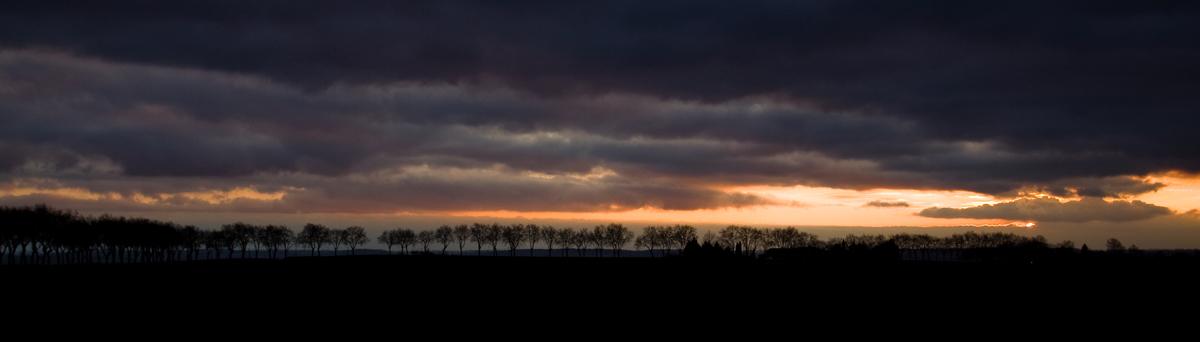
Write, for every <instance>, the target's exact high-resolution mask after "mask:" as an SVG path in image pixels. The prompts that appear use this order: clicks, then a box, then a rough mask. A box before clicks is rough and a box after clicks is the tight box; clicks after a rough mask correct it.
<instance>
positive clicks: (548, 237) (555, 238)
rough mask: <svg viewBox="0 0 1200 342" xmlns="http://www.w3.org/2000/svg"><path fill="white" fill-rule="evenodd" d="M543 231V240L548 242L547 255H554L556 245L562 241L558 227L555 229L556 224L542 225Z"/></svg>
mask: <svg viewBox="0 0 1200 342" xmlns="http://www.w3.org/2000/svg"><path fill="white" fill-rule="evenodd" d="M541 233H542V241H545V242H546V256H548V257H553V256H554V245H555V244H557V243H558V242H559V241H560V240H559V237H560V234H559V232H558V229H554V226H542V231H541Z"/></svg>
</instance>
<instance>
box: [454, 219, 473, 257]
mask: <svg viewBox="0 0 1200 342" xmlns="http://www.w3.org/2000/svg"><path fill="white" fill-rule="evenodd" d="M453 235H454V241H455V242H457V243H458V255H463V248H465V247H466V246H467V242H468V241H470V240H471V226H468V225H465V224H460V225H457V226H454V233H453Z"/></svg>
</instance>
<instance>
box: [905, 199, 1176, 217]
mask: <svg viewBox="0 0 1200 342" xmlns="http://www.w3.org/2000/svg"><path fill="white" fill-rule="evenodd" d="M1172 213H1173V211H1172V210H1171V209H1169V208H1166V207H1161V206H1157V205H1153V204H1150V203H1146V202H1142V201H1137V200H1134V201H1111V202H1109V201H1105V200H1103V199H1099V198H1095V197H1084V198H1083V199H1081V200H1078V201H1067V202H1060V201H1058V200H1056V199H1052V198H1026V199H1018V200H1015V201H1010V202H1002V203H997V204H984V205H980V206H975V207H969V208H961V209H958V208H938V207H932V208H926V209H925V210H921V212H919V213H917V215H920V216H924V217H933V218H975V219H1002V220H1019V221H1037V222H1043V221H1044V222H1088V221H1107V222H1126V221H1137V220H1145V219H1149V218H1154V217H1158V216H1164V215H1171V214H1172Z"/></svg>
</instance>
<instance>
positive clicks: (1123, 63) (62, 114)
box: [0, 1, 1200, 210]
mask: <svg viewBox="0 0 1200 342" xmlns="http://www.w3.org/2000/svg"><path fill="white" fill-rule="evenodd" d="M1198 34H1200V5H1195V4H1190V3H1177V2H1135V1H1113V2H1104V3H1094V2H1057V3H1044V2H1022V1H1016V2H1003V3H996V2H984V1H965V2H955V3H946V4H928V5H922V6H908V5H896V4H891V3H887V2H878V1H828V2H825V1H816V2H803V3H788V2H782V3H781V2H767V1H763V2H759V1H749V2H738V3H736V4H733V3H719V2H718V3H696V2H671V1H668V2H644V1H615V2H604V3H594V4H565V3H564V4H559V3H539V4H500V3H493V2H477V1H436V2H404V3H394V2H385V1H380V2H371V1H368V2H356V3H353V4H341V3H335V2H326V1H288V2H270V1H268V2H246V3H241V2H140V1H131V2H121V1H117V2H88V1H78V2H75V1H66V2H53V3H51V2H43V1H38V2H33V1H8V2H5V3H3V4H0V172H3V173H4V176H6V177H9V178H21V179H31V178H42V179H56V180H61V181H64V182H67V183H71V184H74V185H73V186H77V187H82V188H87V189H100V188H116V187H117V186H116V185H115V184H124V183H125V181H124V180H122V178H135V179H156V180H157V181H158V182H160V183H163V185H157V187H161V188H164V189H168V188H169V189H176V188H188V187H192V188H230V187H234V186H241V185H245V184H249V182H251V181H250V180H254V182H257V184H258V185H259V186H273V187H281V188H282V187H289V186H290V187H298V186H297V184H291V183H288V182H294V181H295V180H294V179H292V180H291V181H272V180H275V179H291V178H286V177H283V178H279V177H277V176H278V175H303V176H313V177H326V178H328V179H330V180H334V181H340V182H350V181H349V180H350V179H352V178H353V177H359V176H362V175H368V174H374V173H378V172H381V171H386V170H394V169H398V168H401V169H402V168H414V167H431V168H435V169H461V170H489V169H492V168H495V167H502V168H506V169H508V170H513V172H518V173H519V172H531V173H536V174H544V175H548V176H554V177H568V176H571V175H576V176H577V175H582V174H587V173H589V172H592V170H595V169H603V170H609V171H611V172H613V173H614V174H616V175H618V176H619V178H620V179H623V180H624V181H625V182H629V183H621V184H617V183H603V184H602V185H597V186H604V187H608V188H606V189H604V190H603V191H601V190H597V191H596V192H582V193H580V194H581V195H582V194H587V195H589V196H597V198H598V199H597V200H589V201H584V202H585V204H580V205H578V206H571V205H561V206H559V205H557V204H553V203H551V202H550V201H545V203H547V204H548V205H549V204H553V205H551V206H552V207H554V208H560V209H563V210H602V209H601V208H602V207H604V205H602V204H601V203H607V204H608V207H619V208H626V207H631V206H636V205H647V206H652V207H663V208H666V207H671V208H701V207H713V206H723V205H741V204H738V203H765V202H762V201H760V200H758V199H737V198H735V197H736V196H733V195H727V194H726V195H722V194H724V192H722V191H720V190H719V189H721V188H723V187H726V186H745V185H778V186H794V185H810V186H828V187H835V188H844V189H860V190H862V189H873V188H899V189H924V190H968V191H975V192H980V193H985V194H991V195H995V196H1000V197H1004V198H1017V197H1020V196H1025V195H1028V194H1030V193H1045V194H1050V195H1054V196H1060V197H1068V198H1077V197H1084V198H1087V197H1100V198H1128V197H1130V196H1136V195H1139V194H1144V193H1147V192H1153V191H1156V190H1158V189H1161V188H1162V187H1163V185H1162V184H1157V183H1153V182H1148V181H1144V180H1141V178H1140V176H1145V175H1148V174H1151V173H1157V172H1164V171H1172V170H1179V171H1185V172H1200V158H1196V156H1197V155H1200V145H1197V144H1194V143H1193V140H1194V139H1193V138H1194V132H1192V131H1193V129H1192V127H1197V126H1200V122H1198V121H1196V120H1197V119H1196V116H1195V115H1193V114H1194V111H1195V108H1200V84H1198V83H1197V82H1196V81H1195V80H1196V79H1197V77H1196V75H1200V66H1197V64H1196V63H1194V61H1195V60H1200V43H1198V42H1197V41H1196V40H1195V39H1193V37H1195V36H1197V35H1198ZM481 172H482V171H481ZM201 180H202V181H201ZM335 183H337V182H331V183H329V184H327V185H323V188H320V189H325V190H322V191H323V192H322V191H317V190H315V189H318V188H315V187H314V188H312V189H311V191H310V192H309V193H311V194H320V196H327V197H328V198H344V197H336V196H335V195H334V192H330V191H329V189H335V188H342V187H346V188H352V186H349V185H334V184H335ZM485 183H486V182H485ZM183 184H191V185H186V186H185V185H183ZM239 184H240V185H239ZM268 184H270V185H268ZM338 184H341V183H338ZM346 184H349V183H346ZM472 184H474V183H472ZM520 184H521V185H505V186H516V187H534V188H536V187H537V186H535V185H532V184H529V183H520ZM474 186H479V187H482V188H488V189H493V188H489V187H491V186H494V188H495V189H499V188H502V187H503V186H501V185H499V184H492V185H488V184H483V183H479V184H475V185H474ZM140 187H144V188H147V189H149V188H151V187H154V186H151V185H148V184H142V185H140ZM621 189H624V190H621ZM631 189H632V190H631ZM651 189H653V190H651ZM560 190H562V189H560ZM120 191H124V192H130V191H132V190H120ZM491 191H492V190H488V192H491ZM529 191H532V192H535V193H538V191H541V190H529ZM563 191H568V192H569V191H578V190H569V189H568V190H563ZM622 191H625V192H624V193H629V194H636V195H638V196H649V197H647V198H646V199H642V200H629V199H626V197H621V196H616V195H613V194H614V193H622ZM400 192H404V191H400ZM164 193H165V192H164ZM411 193H414V194H416V193H420V191H413V192H411ZM512 193H513V194H520V193H522V192H521V191H513V192H512ZM652 193H661V194H664V195H662V196H660V197H654V196H652V195H650V194H652ZM686 194H692V195H693V196H697V198H698V199H697V200H696V201H695V202H685V201H682V200H681V198H683V197H685V195H686ZM293 196H300V193H299V192H297V193H295V194H294V195H293ZM313 196H317V195H313ZM337 196H343V195H337ZM344 196H349V195H344ZM630 196H633V195H630ZM722 196H724V197H722ZM731 196H732V197H731ZM501 197H503V196H497V197H496V198H501ZM295 198H300V197H295ZM364 198H369V197H364ZM601 199H602V200H601ZM309 200H310V201H311V203H317V202H320V200H318V199H315V198H314V199H309ZM380 200H381V201H383V202H382V203H391V204H389V205H396V206H399V207H404V206H418V207H419V206H420V205H421V203H420V202H419V201H408V200H407V199H399V198H393V199H387V200H384V199H380ZM768 202H769V201H768ZM429 203H436V202H435V201H434V202H429ZM479 203H491V204H488V205H483V206H478V207H472V208H484V207H489V208H493V209H506V208H507V209H514V210H516V209H515V208H520V209H519V210H532V209H527V208H534V207H536V205H534V204H529V205H528V206H525V205H523V204H519V203H521V202H520V201H509V202H505V201H501V200H488V201H480V202H479ZM555 203H556V202H555ZM730 203H732V204H730ZM426 204H428V203H426ZM453 204H454V203H451V202H447V203H446V204H444V205H441V207H451V206H453ZM363 205H365V204H363ZM430 205H431V204H430ZM593 205H594V206H593ZM564 208H568V209H564ZM569 208H576V209H569ZM582 208H592V209H582ZM372 210H375V209H372ZM378 210H383V209H382V208H381V209H378Z"/></svg>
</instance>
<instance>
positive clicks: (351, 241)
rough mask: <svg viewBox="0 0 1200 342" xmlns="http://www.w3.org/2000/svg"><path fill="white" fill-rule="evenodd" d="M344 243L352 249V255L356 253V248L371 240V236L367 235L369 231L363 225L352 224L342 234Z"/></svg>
mask: <svg viewBox="0 0 1200 342" xmlns="http://www.w3.org/2000/svg"><path fill="white" fill-rule="evenodd" d="M341 238H342V243H343V244H345V245H346V248H349V249H350V255H354V249H355V248H356V247H358V246H360V245H364V244H366V243H368V242H371V238H369V237H367V231H366V230H365V229H363V227H359V226H351V227H347V228H346V230H345V231H344V232H342V235H341Z"/></svg>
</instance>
